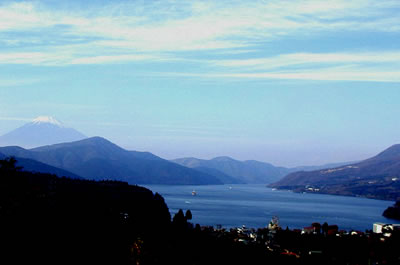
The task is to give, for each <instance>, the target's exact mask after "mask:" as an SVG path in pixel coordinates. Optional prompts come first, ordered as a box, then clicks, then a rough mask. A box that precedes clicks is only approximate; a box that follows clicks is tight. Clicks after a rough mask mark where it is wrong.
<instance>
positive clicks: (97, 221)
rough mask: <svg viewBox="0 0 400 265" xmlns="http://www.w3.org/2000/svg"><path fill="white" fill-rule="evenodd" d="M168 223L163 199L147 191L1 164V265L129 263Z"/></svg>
mask: <svg viewBox="0 0 400 265" xmlns="http://www.w3.org/2000/svg"><path fill="white" fill-rule="evenodd" d="M0 162H2V161H0ZM2 163H4V162H2ZM5 163H6V164H7V163H8V162H7V161H6V162H5ZM169 224H170V214H169V211H168V208H167V206H166V204H165V203H164V200H163V198H162V197H161V196H160V195H158V194H156V195H154V194H153V193H152V192H151V191H150V190H148V189H145V188H142V187H138V186H129V185H128V184H127V183H124V182H115V181H111V182H110V181H103V182H95V181H88V180H78V179H68V178H58V177H56V176H54V175H49V174H41V173H30V172H26V171H18V170H15V169H12V167H8V166H2V165H1V163H0V234H1V237H0V244H1V245H0V249H1V250H2V253H3V254H2V256H1V257H0V259H2V260H0V263H1V264H24V263H26V262H29V263H30V264H39V263H40V264H43V263H52V264H68V263H70V264H85V263H86V264H100V263H101V264H104V263H108V264H125V263H126V262H127V261H128V260H129V257H130V255H131V253H130V251H131V250H132V247H133V246H134V244H135V242H136V241H137V240H138V238H142V240H151V238H153V237H155V236H156V235H157V236H158V234H160V233H162V232H163V231H164V230H165V229H166V228H167V227H168V226H169ZM6 254H7V255H6ZM7 258H8V259H10V260H8V262H9V263H5V261H6V259H7ZM26 264H27V263H26Z"/></svg>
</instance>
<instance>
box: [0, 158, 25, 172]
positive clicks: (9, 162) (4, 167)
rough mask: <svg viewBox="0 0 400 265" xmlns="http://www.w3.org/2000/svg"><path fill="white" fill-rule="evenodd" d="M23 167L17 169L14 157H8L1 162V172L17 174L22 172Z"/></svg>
mask: <svg viewBox="0 0 400 265" xmlns="http://www.w3.org/2000/svg"><path fill="white" fill-rule="evenodd" d="M21 169H22V167H17V160H16V159H15V158H14V157H8V158H6V159H4V160H0V170H1V171H8V172H10V171H11V172H15V171H19V170H21Z"/></svg>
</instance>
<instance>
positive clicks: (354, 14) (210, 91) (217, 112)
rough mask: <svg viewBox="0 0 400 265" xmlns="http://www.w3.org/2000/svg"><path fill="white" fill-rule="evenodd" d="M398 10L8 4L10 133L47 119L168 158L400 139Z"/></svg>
mask: <svg viewBox="0 0 400 265" xmlns="http://www.w3.org/2000/svg"><path fill="white" fill-rule="evenodd" d="M399 44H400V2H399V1H398V0H396V1H390V0H387V1H386V0H383V1H369V0H354V1H341V0H337V1H313V0H310V1H282V0H279V1H278V0H275V1H274V0H273V1H168V0H167V1H115V0H113V1H106V0H104V1H54V0H48V1H39V0H38V1H1V2H0V134H4V133H6V132H8V131H10V130H11V129H14V128H16V127H18V126H20V125H22V124H24V123H25V122H27V121H29V120H31V119H33V118H35V117H36V116H40V115H48V116H54V117H56V118H57V119H59V120H61V121H62V122H64V123H65V124H66V125H68V126H69V127H74V128H76V129H78V130H80V131H81V132H83V133H85V134H86V135H88V136H94V135H100V136H103V137H106V138H108V139H110V140H111V141H113V142H115V143H117V144H119V145H121V146H123V147H125V148H128V149H132V150H146V151H151V152H153V153H155V154H157V155H159V156H161V157H164V158H177V157H183V156H195V157H199V158H211V157H214V156H220V155H228V156H232V157H234V158H236V159H240V160H247V159H256V160H261V161H266V162H271V163H273V164H276V165H284V166H297V165H310V164H322V163H328V162H340V161H349V160H359V159H363V158H367V157H369V156H371V155H374V154H376V153H377V152H379V151H381V150H383V149H384V148H386V147H388V146H390V145H392V144H395V143H400V133H399V131H400V123H399V117H400V106H399V102H400V45H399Z"/></svg>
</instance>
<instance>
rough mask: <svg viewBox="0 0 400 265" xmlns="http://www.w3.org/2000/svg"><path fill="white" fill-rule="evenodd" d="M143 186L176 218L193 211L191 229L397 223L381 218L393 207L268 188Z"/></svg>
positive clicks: (347, 226) (348, 226)
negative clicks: (158, 196) (157, 195)
mask: <svg viewBox="0 0 400 265" xmlns="http://www.w3.org/2000/svg"><path fill="white" fill-rule="evenodd" d="M144 186H145V187H147V188H149V189H150V190H152V191H153V192H158V193H160V194H161V195H162V196H163V197H164V199H165V201H166V203H167V205H168V207H169V210H170V212H171V215H172V216H173V215H174V214H175V213H176V212H177V211H178V210H179V209H182V210H184V212H185V211H186V210H187V209H190V210H191V212H192V214H193V219H192V223H198V224H200V225H211V226H216V225H217V224H220V225H222V226H223V227H226V228H230V227H238V226H242V225H246V227H254V228H258V227H265V226H266V225H267V224H268V222H269V221H270V220H271V218H272V217H273V216H278V218H279V221H280V224H281V226H282V227H284V228H285V227H286V226H288V227H289V228H290V229H294V228H302V227H305V226H310V225H311V223H313V222H319V223H321V224H322V223H324V222H327V223H328V224H336V225H338V226H339V229H344V230H361V231H365V230H366V229H372V224H373V223H374V222H388V223H395V221H393V220H390V219H387V218H385V217H383V216H382V212H383V211H384V210H385V209H386V208H387V207H388V206H390V205H392V204H393V203H394V202H392V201H381V200H372V199H365V198H357V197H345V196H333V195H322V194H307V193H293V192H290V191H277V190H272V189H270V188H266V187H265V185H210V186H166V185H144ZM193 190H195V191H196V193H197V195H196V196H193V195H192V191H193Z"/></svg>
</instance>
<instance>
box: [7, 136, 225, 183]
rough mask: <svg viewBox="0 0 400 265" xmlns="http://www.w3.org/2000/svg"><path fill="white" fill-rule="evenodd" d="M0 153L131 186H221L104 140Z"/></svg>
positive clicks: (207, 177)
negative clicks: (126, 183) (118, 181)
mask: <svg viewBox="0 0 400 265" xmlns="http://www.w3.org/2000/svg"><path fill="white" fill-rule="evenodd" d="M0 153H3V154H5V155H7V156H11V155H13V156H16V157H22V158H28V159H33V160H37V161H39V162H42V163H45V164H48V165H51V166H54V167H57V168H60V169H64V170H67V171H70V172H72V173H74V174H77V175H79V176H82V177H84V178H86V179H95V180H99V179H111V180H122V181H127V182H129V183H131V184H190V185H202V184H203V185H205V184H222V182H221V181H219V180H218V179H217V178H216V177H215V176H212V175H209V174H206V173H203V172H199V171H196V170H194V169H190V168H186V167H183V166H180V165H177V164H175V163H172V162H169V161H167V160H164V159H162V158H159V157H157V156H155V155H153V154H151V153H148V152H136V151H128V150H125V149H123V148H121V147H119V146H117V145H115V144H114V143H112V142H110V141H108V140H106V139H104V138H101V137H92V138H87V139H84V140H80V141H75V142H70V143H61V144H55V145H48V146H43V147H39V148H33V149H24V148H21V147H15V146H9V147H1V148H0Z"/></svg>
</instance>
